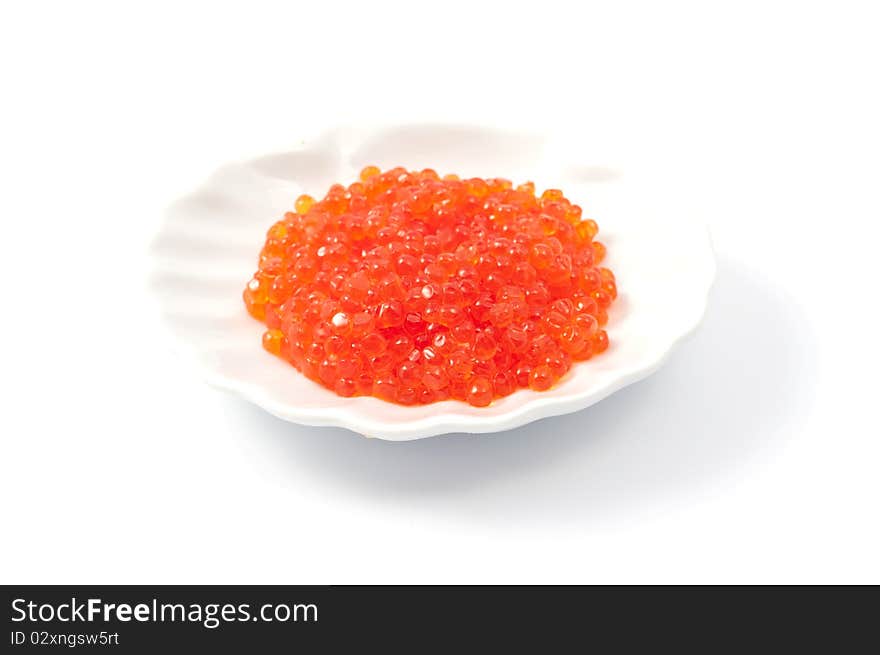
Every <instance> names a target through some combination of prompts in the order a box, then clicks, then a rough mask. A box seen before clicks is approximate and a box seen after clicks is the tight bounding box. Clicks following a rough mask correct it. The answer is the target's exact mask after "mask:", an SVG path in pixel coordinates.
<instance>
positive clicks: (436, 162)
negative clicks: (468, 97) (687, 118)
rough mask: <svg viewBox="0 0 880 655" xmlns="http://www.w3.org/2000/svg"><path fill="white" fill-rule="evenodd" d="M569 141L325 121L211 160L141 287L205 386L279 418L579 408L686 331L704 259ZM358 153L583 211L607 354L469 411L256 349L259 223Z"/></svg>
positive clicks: (708, 267) (469, 129)
mask: <svg viewBox="0 0 880 655" xmlns="http://www.w3.org/2000/svg"><path fill="white" fill-rule="evenodd" d="M573 143H574V142H573V140H572V139H571V138H570V135H569V136H567V135H558V136H550V135H540V134H527V133H519V132H502V131H499V130H495V129H491V128H483V127H473V126H460V125H413V126H404V127H384V128H379V127H376V128H340V129H336V130H332V131H330V132H326V133H324V134H322V135H320V136H318V137H315V138H314V139H308V140H305V141H302V142H300V144H299V145H298V147H296V148H294V149H292V150H289V151H287V152H281V153H278V154H272V155H267V156H264V157H260V158H257V159H254V160H251V161H246V162H241V163H236V164H231V165H228V166H224V167H223V168H221V169H219V170H218V171H217V172H215V173H214V175H212V176H211V177H210V178H209V179H208V181H207V182H206V183H205V184H203V185H202V186H201V187H200V188H198V189H197V190H196V191H194V192H193V193H192V194H190V195H187V196H185V197H183V198H181V199H180V200H178V201H177V202H175V203H174V204H173V205H172V206H171V207H170V208H169V209H168V212H167V215H166V217H165V221H164V223H163V225H162V228H161V230H160V233H159V234H158V236H157V238H156V241H155V243H154V244H153V249H152V256H153V274H152V277H151V288H152V290H153V291H154V292H155V294H156V296H157V298H158V300H159V304H160V307H161V311H162V313H163V315H164V318H165V319H166V320H167V324H168V325H169V327H170V329H171V330H172V332H173V333H174V334H175V336H176V337H177V338H178V339H179V342H180V343H181V344H182V345H183V346H184V350H185V351H186V352H188V353H189V354H191V355H192V356H193V357H194V359H195V361H196V362H197V364H198V365H199V366H200V368H201V369H202V370H203V371H204V375H205V377H206V378H207V380H208V382H210V383H211V384H212V385H215V386H217V387H219V388H222V389H226V390H228V391H232V392H234V393H237V394H239V395H241V396H242V397H244V398H246V399H248V400H250V401H251V402H253V403H255V404H256V405H259V406H260V407H262V408H264V409H265V410H267V411H269V412H271V413H272V414H275V415H276V416H279V417H281V418H283V419H286V420H289V421H293V422H295V423H302V424H305V425H332V426H340V427H344V428H348V429H350V430H354V431H355V432H359V433H361V434H364V435H367V436H373V437H379V438H382V439H390V440H399V441H403V440H410V439H419V438H422V437H429V436H433V435H438V434H444V433H449V432H471V433H478V432H496V431H500V430H507V429H510V428H514V427H517V426H520V425H523V424H525V423H529V422H530V421H534V420H537V419H540V418H544V417H547V416H554V415H558V414H565V413H568V412H574V411H577V410H580V409H584V408H585V407H588V406H589V405H592V404H593V403H596V402H598V401H599V400H602V399H603V398H605V397H606V396H608V395H609V394H611V393H613V392H614V391H616V390H618V389H620V388H622V387H624V386H626V385H628V384H632V383H633V382H636V381H638V380H640V379H642V378H644V377H646V376H647V375H649V374H651V373H652V372H654V371H655V370H657V369H658V368H659V367H660V366H661V364H662V363H663V362H664V361H665V360H666V358H667V357H668V355H669V354H670V352H671V350H672V349H673V347H674V346H675V345H676V344H677V343H678V342H679V341H680V340H681V339H682V338H683V337H685V336H686V335H687V334H689V333H690V332H692V331H693V330H694V329H695V328H696V326H697V325H698V324H699V322H700V320H701V318H702V316H703V313H704V311H705V307H706V301H707V296H708V292H709V289H710V287H711V285H712V281H713V279H714V276H715V261H714V257H713V255H712V249H711V245H710V241H709V236H708V233H707V230H706V228H705V226H703V225H702V224H700V223H698V222H694V221H691V220H687V219H685V218H684V217H682V216H679V215H678V214H677V213H676V211H675V207H674V206H671V205H670V204H666V205H665V206H664V205H663V203H661V202H659V201H658V200H657V196H656V195H655V194H654V193H652V192H651V191H649V189H650V182H649V180H648V178H638V176H637V175H634V174H631V173H630V171H629V170H627V169H626V167H609V166H608V165H607V164H608V161H607V160H606V161H602V160H601V155H599V154H598V153H596V152H593V151H590V150H585V149H584V148H583V147H582V146H574V145H573ZM367 164H376V165H378V166H380V167H381V168H383V169H384V168H388V167H392V166H396V165H401V166H405V167H408V168H425V167H431V168H434V169H436V170H437V171H438V172H440V173H441V174H443V173H452V172H454V173H459V174H461V175H466V176H477V175H478V176H481V177H508V178H510V179H512V180H514V182H517V183H518V182H524V181H526V180H533V181H534V182H535V183H536V184H537V185H538V188H539V190H540V189H542V188H546V187H556V188H561V189H563V190H564V191H565V193H566V195H567V197H569V198H570V199H571V200H572V201H573V202H576V203H577V204H580V205H581V206H582V207H583V208H584V216H585V217H591V218H594V219H595V220H596V221H597V222H598V223H599V230H600V231H599V237H598V238H599V240H601V241H602V242H604V243H605V244H606V246H607V247H608V259H607V265H608V266H609V267H610V268H611V269H612V270H613V271H614V272H615V275H616V277H617V282H618V288H619V290H620V295H619V297H618V300H617V301H616V302H615V303H614V304H613V305H612V308H611V311H610V321H609V324H608V328H607V329H608V333H609V336H610V340H611V347H610V348H609V349H608V351H607V352H605V353H604V354H602V355H600V356H597V357H595V358H593V359H591V360H589V361H587V362H583V363H579V364H576V365H575V366H574V367H573V368H572V371H571V372H569V374H568V375H567V376H566V377H565V378H564V379H563V380H562V381H561V382H560V383H559V384H557V385H556V386H555V387H554V388H553V389H551V390H549V391H545V392H542V393H535V392H532V391H530V390H519V391H516V392H515V393H513V394H512V395H510V396H508V397H506V398H503V399H501V400H498V401H496V402H494V403H492V405H490V406H489V407H484V408H476V407H471V406H469V405H468V404H466V403H463V402H458V401H452V400H449V401H444V402H441V403H434V404H431V405H424V406H415V407H404V406H400V405H395V404H392V403H387V402H384V401H381V400H378V399H376V398H371V397H361V398H342V397H340V396H337V395H335V394H334V393H332V392H330V391H328V390H327V389H325V388H323V387H321V386H320V385H318V384H316V383H315V382H312V381H311V380H308V379H307V378H305V377H304V376H302V375H301V374H300V373H299V372H298V371H296V369H294V368H293V367H292V366H290V365H289V364H287V363H285V362H283V361H282V360H280V359H278V358H276V357H274V356H272V355H270V354H268V353H266V352H265V351H264V350H263V348H262V346H261V335H262V332H263V326H262V324H260V323H259V322H257V321H255V320H254V319H252V318H251V317H250V316H248V315H247V313H246V312H245V309H244V306H243V304H242V300H241V292H242V289H243V288H244V285H245V283H246V282H247V281H248V279H249V278H250V276H251V275H252V274H253V272H254V270H255V269H256V260H257V254H258V252H259V249H260V247H261V245H262V243H263V240H264V237H265V233H266V230H267V229H268V228H269V227H270V226H271V225H272V223H273V222H274V221H275V220H277V219H278V218H280V217H281V216H282V215H283V213H284V212H285V211H288V210H290V209H291V207H292V205H293V201H294V199H295V198H296V196H297V195H298V194H299V193H304V192H307V193H310V194H312V195H315V196H319V195H323V192H324V191H325V190H326V189H327V188H328V187H329V185H330V184H332V183H333V182H337V181H339V182H348V181H351V180H353V179H354V178H355V177H356V175H357V171H359V170H360V168H361V167H363V166H365V165H367ZM639 179H641V180H642V181H641V182H640V181H639ZM682 192H684V191H682Z"/></svg>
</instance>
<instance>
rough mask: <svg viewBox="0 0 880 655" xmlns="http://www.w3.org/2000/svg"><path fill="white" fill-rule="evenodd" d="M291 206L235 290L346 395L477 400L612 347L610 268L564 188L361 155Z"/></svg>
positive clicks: (538, 380)
mask: <svg viewBox="0 0 880 655" xmlns="http://www.w3.org/2000/svg"><path fill="white" fill-rule="evenodd" d="M294 206H295V209H296V211H295V212H288V213H287V214H285V215H284V218H283V219H282V220H280V221H278V222H277V223H275V224H274V225H273V226H272V227H271V228H270V229H269V232H268V234H267V236H266V243H265V245H264V246H263V249H262V251H261V252H260V260H259V270H258V271H257V272H256V273H255V274H254V276H253V278H252V279H251V280H250V281H249V282H248V284H247V286H246V287H245V290H244V302H245V306H246V307H247V310H248V311H249V312H250V313H251V315H252V316H254V317H255V318H257V319H258V320H260V321H263V322H264V323H265V324H266V327H267V330H266V332H265V334H264V335H263V346H264V347H265V348H266V350H268V351H269V352H271V353H273V354H275V355H278V356H280V357H282V358H284V359H285V360H287V361H289V362H290V363H291V364H293V365H294V366H295V367H296V368H297V369H299V370H300V371H302V372H303V373H304V374H305V375H306V376H308V377H309V378H311V379H312V380H315V381H316V382H319V383H320V384H323V385H324V386H326V387H327V388H329V389H332V390H333V391H335V392H336V393H337V394H339V395H340V396H346V397H348V396H355V395H373V396H376V397H378V398H382V399H384V400H389V401H392V402H397V403H402V404H405V405H413V404H420V403H421V404H423V403H430V402H435V401H439V400H446V399H448V398H454V399H457V400H462V401H466V402H468V403H470V404H472V405H475V406H477V407H484V406H486V405H488V404H490V403H491V402H492V401H493V400H494V399H495V398H500V397H502V396H506V395H509V394H510V393H513V391H515V390H516V389H517V388H520V387H527V388H531V389H533V390H535V391H544V390H546V389H549V388H550V387H552V386H553V385H554V384H556V382H557V381H558V380H559V379H560V378H561V377H562V376H563V375H565V374H566V372H567V371H568V370H569V369H570V368H571V366H572V363H573V362H576V361H583V360H586V359H589V358H590V357H592V356H593V355H596V354H599V353H601V352H603V351H604V350H606V349H607V348H608V335H607V333H606V332H605V330H604V329H603V327H604V326H605V324H606V322H607V321H608V313H607V310H608V307H609V306H610V305H611V303H612V302H614V299H615V298H616V297H617V288H616V284H615V279H614V274H613V273H612V272H611V271H610V270H609V269H607V268H604V267H602V266H601V263H602V260H603V258H604V257H605V246H604V245H603V244H602V243H600V242H598V241H595V240H594V239H595V237H596V234H597V232H598V226H597V225H596V223H595V221H593V220H592V219H582V217H581V208H580V207H578V206H577V205H574V204H572V203H570V202H569V201H568V200H567V199H566V198H565V196H564V195H563V194H562V191H559V190H558V189H548V190H546V191H544V192H543V193H542V194H540V195H536V194H535V186H534V184H532V183H531V182H527V183H525V184H521V185H519V186H516V187H514V186H513V185H512V184H511V182H510V181H509V180H505V179H500V178H490V179H481V178H471V179H460V178H459V177H458V176H456V175H446V176H444V177H442V178H441V177H440V176H439V175H438V174H437V173H436V172H435V171H433V170H431V169H425V170H422V171H407V170H406V169H404V168H393V169H391V170H388V171H385V172H382V171H380V170H379V169H378V168H377V167H375V166H367V167H366V168H364V169H363V170H362V171H361V174H360V179H359V181H357V182H354V183H353V184H350V185H349V186H348V187H344V186H342V185H340V184H335V185H333V186H332V187H330V190H329V191H328V192H327V194H326V195H325V196H324V198H323V199H321V200H315V199H314V198H312V197H311V196H307V195H302V196H300V197H299V198H297V200H296V202H295V205H294Z"/></svg>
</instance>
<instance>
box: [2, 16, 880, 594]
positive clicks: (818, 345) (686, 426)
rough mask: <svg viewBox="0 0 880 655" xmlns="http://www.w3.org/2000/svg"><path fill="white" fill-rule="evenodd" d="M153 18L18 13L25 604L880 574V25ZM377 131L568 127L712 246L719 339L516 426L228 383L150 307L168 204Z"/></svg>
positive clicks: (8, 173)
mask: <svg viewBox="0 0 880 655" xmlns="http://www.w3.org/2000/svg"><path fill="white" fill-rule="evenodd" d="M872 4H873V5H875V6H874V7H873V8H872ZM139 7H140V8H137V7H136V6H135V4H134V3H109V2H108V3H101V4H98V3H91V2H80V3H57V4H51V3H14V4H13V3H6V4H4V5H3V9H2V10H0V67H2V80H0V84H2V91H3V100H2V104H0V116H2V121H0V137H2V138H0V174H2V177H0V180H2V192H0V221H2V226H3V229H2V233H0V234H2V238H0V267H2V270H0V272H2V276H3V290H4V293H3V299H2V308H3V309H2V312H3V332H2V334H3V339H2V342H0V348H2V353H0V355H2V359H0V371H2V373H0V376H2V377H0V380H2V393H3V396H2V397H3V405H2V417H0V421H2V422H0V433H2V437H0V438H2V457H0V476H2V479H0V507H2V517H0V519H2V521H0V525H2V528H0V532H2V537H0V581H2V582H4V583H22V582H32V583H50V582H52V583H62V582H106V583H136V582H138V583H153V582H155V583H159V582H168V583H196V582H202V583H226V582H228V583H232V582H238V583H245V582H248V583H340V582H350V583H355V582H387V583H391V582H869V581H870V582H875V583H876V582H880V564H878V561H880V558H878V557H877V553H878V551H880V528H878V499H880V482H878V474H877V467H878V464H880V440H878V435H880V430H878V421H877V418H876V417H877V414H876V411H877V400H876V397H877V390H878V382H877V378H876V375H877V365H878V348H877V342H878V339H880V332H878V328H880V325H878V321H877V312H876V307H877V303H878V300H877V292H876V287H877V281H878V279H880V276H878V274H877V261H878V247H880V244H878V236H880V231H878V227H877V225H878V219H880V189H878V181H880V129H878V123H880V120H878V118H880V99H878V74H877V62H878V61H880V46H878V43H880V41H878V38H877V34H878V25H880V21H878V16H877V15H876V13H874V11H872V9H876V3H870V2H865V3H850V2H819V3H816V2H792V3H783V2H767V1H762V2H737V3H718V2H694V3H679V2H663V3H620V2H610V1H609V2H601V3H575V2H568V3H554V2H547V1H545V2H530V3H523V4H519V3H515V2H506V3H503V4H500V3H487V2H486V3H482V2H473V1H472V2H462V3H458V2H451V1H445V2H435V3H415V2H408V3H401V4H399V5H393V4H390V3H382V2H360V3H354V4H353V5H352V6H350V7H347V6H344V5H341V4H339V3H330V2H310V3H296V2H287V3H279V4H277V5H264V4H262V3H257V2H241V3H237V4H236V5H234V6H226V5H225V4H223V3H204V4H194V3H185V2H175V3H172V4H168V5H163V4H162V3H141V4H140V5H139ZM371 118H381V119H383V120H385V121H389V120H390V121H395V120H401V121H403V120H407V121H410V120H420V119H441V120H446V121H455V120H476V121H481V122H489V123H493V122H494V123H497V124H508V123H510V124H529V125H534V126H537V127H541V126H542V125H553V126H557V127H558V126H560V125H568V126H570V128H569V129H573V130H576V131H579V132H580V133H581V134H584V135H587V137H590V136H591V135H592V136H594V137H595V138H597V139H599V138H601V139H602V140H603V142H605V143H610V144H613V145H614V153H615V156H616V157H618V158H619V160H620V161H622V162H626V161H629V162H632V163H633V164H637V165H639V166H642V167H646V166H650V167H653V169H654V170H655V171H656V174H657V176H658V179H659V180H661V181H663V182H664V184H668V185H669V188H670V189H673V190H674V193H673V194H672V195H673V196H675V197H676V198H677V202H679V203H680V207H681V211H686V212H689V213H692V214H694V215H698V216H702V217H704V218H705V220H706V221H707V222H708V223H709V225H710V226H711V229H712V232H713V237H714V240H715V245H716V248H717V254H718V260H719V275H718V281H717V285H716V287H715V289H714V292H713V295H712V298H711V301H710V307H709V311H708V314H707V317H706V321H705V323H704V325H703V327H702V328H701V329H700V331H699V332H698V333H697V334H696V335H695V336H694V337H693V338H692V339H691V340H689V341H688V342H687V343H686V344H684V345H683V346H682V347H681V348H680V349H679V350H678V351H677V352H676V354H675V356H674V357H673V359H672V360H671V361H670V362H669V364H668V365H667V366H666V367H665V368H664V369H663V370H662V371H660V372H659V373H657V374H656V375H654V376H653V377H651V378H649V379H648V380H646V381H644V382H642V383H639V384H637V385H635V386H633V387H630V388H628V389H626V390H624V391H621V392H620V393H618V394H616V395H615V396H613V397H611V398H610V399H608V400H606V401H604V402H602V403H600V404H599V405H596V406H595V407H593V408H590V409H588V410H586V411H585V412H582V413H579V414H575V415H571V416H567V417H562V418H558V419H550V420H546V421H543V422H540V423H538V424H535V425H532V426H528V427H525V428H521V429H518V430H515V431H512V432H509V433H505V434H497V435H493V436H480V437H469V436H451V437H446V438H438V439H429V440H426V441H421V442H414V443H404V444H396V443H385V442H381V441H376V440H369V441H368V440H365V439H362V438H360V437H357V436H355V435H353V434H351V433H348V432H344V431H341V430H331V429H311V428H300V427H296V426H293V425H288V424H285V423H282V422H280V421H278V420H276V419H274V418H272V417H270V416H268V415H266V414H264V413H263V412H261V411H260V410H259V409H257V408H255V407H251V406H249V405H247V404H246V403H244V402H243V401H240V400H238V399H236V398H234V397H232V396H227V395H223V394H220V393H218V392H215V391H212V390H210V389H208V388H207V387H206V386H205V385H203V384H202V383H201V382H200V380H199V379H198V378H197V376H195V375H194V374H193V372H192V371H190V370H189V369H187V368H186V367H185V366H183V365H182V363H181V362H180V361H179V359H178V358H177V357H176V356H175V355H173V354H172V351H171V349H170V348H169V344H168V342H167V340H166V339H165V338H164V336H163V333H162V332H161V330H160V327H159V321H158V319H157V316H156V311H155V308H154V307H153V306H152V304H151V303H150V302H149V301H148V300H147V295H146V293H145V272H146V268H147V264H146V258H147V245H148V243H149V241H150V239H151V237H152V235H153V233H154V231H155V229H156V227H157V225H158V221H159V217H160V214H161V211H162V208H163V207H164V206H165V205H166V204H168V203H169V202H170V201H171V200H172V199H173V198H174V197H175V196H176V195H178V194H180V193H184V192H186V191H188V190H189V189H190V188H191V187H193V186H194V185H196V184H197V183H199V182H200V181H201V180H202V179H203V178H204V177H205V176H206V175H207V174H208V173H209V172H210V171H211V170H213V169H214V168H216V167H217V166H219V165H220V164H222V163H224V162H226V161H229V160H232V159H236V158H240V157H243V156H248V155H255V154H259V153H261V152H266V151H272V150H277V149H279V147H284V146H287V145H289V144H290V143H292V142H293V141H294V140H295V139H296V138H297V137H298V136H299V135H300V134H301V133H303V132H307V131H313V130H314V129H316V128H318V127H320V126H322V125H330V124H333V123H337V122H351V121H357V120H361V119H371ZM600 222H601V219H600ZM658 247H663V244H658Z"/></svg>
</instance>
